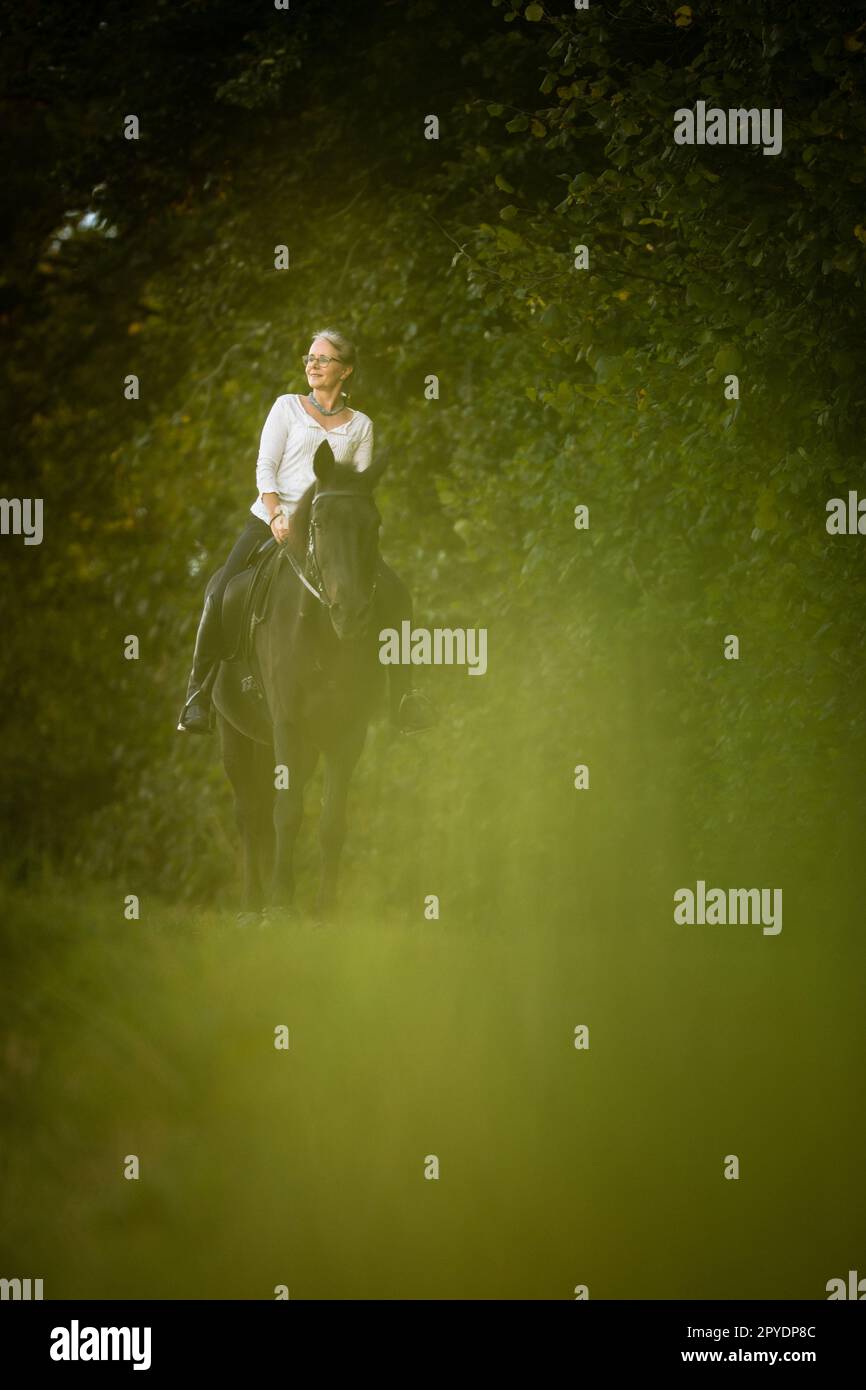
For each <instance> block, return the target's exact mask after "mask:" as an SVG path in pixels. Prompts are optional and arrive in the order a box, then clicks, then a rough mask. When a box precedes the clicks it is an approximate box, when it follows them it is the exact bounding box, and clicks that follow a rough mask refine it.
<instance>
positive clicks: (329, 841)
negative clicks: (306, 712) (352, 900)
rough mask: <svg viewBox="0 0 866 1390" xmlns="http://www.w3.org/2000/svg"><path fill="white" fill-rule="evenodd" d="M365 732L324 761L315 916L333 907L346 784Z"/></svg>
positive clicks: (346, 791) (341, 841)
mask: <svg viewBox="0 0 866 1390" xmlns="http://www.w3.org/2000/svg"><path fill="white" fill-rule="evenodd" d="M366 733H367V730H366V728H362V729H360V730H359V731H358V734H357V736H356V737H354V738H353V739H352V740H351V742H346V743H344V744H343V745H342V746H341V747H340V748H339V749H338V750H335V751H334V752H332V753H329V754H328V756H327V758H326V760H325V789H324V793H323V796H322V814H321V818H320V820H319V843H320V844H321V848H322V877H321V882H320V884H319V896H318V898H317V900H316V913H317V915H318V916H319V917H329V916H330V915H331V914H332V912H333V910H334V907H335V905H336V900H337V878H338V875H339V871H340V856H341V854H342V852H343V843H344V841H345V839H346V803H347V801H348V797H349V783H350V782H351V780H352V773H353V772H354V770H355V767H356V765H357V762H358V759H359V757H360V756H361V749H362V748H363V747H364V738H365V736H366Z"/></svg>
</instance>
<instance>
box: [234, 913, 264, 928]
mask: <svg viewBox="0 0 866 1390" xmlns="http://www.w3.org/2000/svg"><path fill="white" fill-rule="evenodd" d="M260 921H261V913H260V912H238V913H237V915H236V916H235V922H236V923H237V925H238V926H239V927H256V926H258V924H259V922H260Z"/></svg>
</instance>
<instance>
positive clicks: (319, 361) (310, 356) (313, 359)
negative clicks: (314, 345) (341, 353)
mask: <svg viewBox="0 0 866 1390" xmlns="http://www.w3.org/2000/svg"><path fill="white" fill-rule="evenodd" d="M342 360H343V359H342V357H317V356H316V354H315V353H314V352H305V353H304V355H303V357H302V358H301V361H302V362H303V364H304V366H305V367H309V366H310V364H311V363H312V365H313V366H314V367H315V366H317V365H318V366H319V367H327V365H328V363H329V362H342Z"/></svg>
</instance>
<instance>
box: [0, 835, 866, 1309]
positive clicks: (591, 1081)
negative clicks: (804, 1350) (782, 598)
mask: <svg viewBox="0 0 866 1390" xmlns="http://www.w3.org/2000/svg"><path fill="white" fill-rule="evenodd" d="M593 849H594V858H593V864H592V874H591V877H592V878H593V880H594V882H595V884H596V889H597V887H598V884H599V883H601V882H604V881H607V882H608V883H611V884H612V883H614V882H616V885H617V892H616V893H612V894H609V895H608V899H607V904H606V906H604V907H603V906H602V901H603V897H604V895H603V894H599V893H598V891H596V893H595V895H594V896H593V897H592V903H591V906H583V907H582V906H581V904H580V902H579V901H578V900H576V899H575V898H574V895H573V892H572V891H571V888H572V885H571V884H570V883H566V882H565V881H564V880H563V879H560V880H559V881H557V880H556V879H555V878H552V877H550V876H548V878H547V879H546V881H545V882H544V883H543V884H539V885H538V887H539V892H538V899H537V906H536V911H535V912H534V913H532V914H529V913H528V912H527V911H526V904H525V901H524V900H523V899H522V898H521V897H520V895H517V896H515V899H514V903H513V906H512V909H511V910H508V908H507V905H504V904H505V903H506V899H500V907H499V909H498V913H497V917H496V920H495V922H493V923H489V924H488V926H486V927H485V926H483V925H482V926H479V925H478V924H477V923H473V922H472V921H471V920H470V919H469V918H467V920H465V921H464V920H461V917H460V914H459V912H458V913H455V912H453V911H449V910H448V908H447V904H445V905H444V909H443V917H442V919H441V920H440V921H439V922H427V921H425V919H424V917H423V902H422V901H419V902H418V905H417V911H415V913H414V916H413V917H412V918H411V920H409V919H407V917H406V915H405V914H402V915H401V916H400V917H399V918H398V917H393V916H392V917H390V918H389V916H388V914H387V912H378V913H371V912H370V911H369V910H363V909H361V908H359V907H358V906H357V905H353V904H357V901H358V900H359V899H360V898H362V897H363V894H361V893H358V892H356V893H355V895H354V896H352V897H350V901H349V903H348V904H347V906H346V907H345V908H344V912H343V915H342V918H341V920H340V922H339V924H338V925H334V926H332V927H328V928H325V929H317V928H314V927H313V926H312V925H310V924H309V923H307V922H303V921H302V923H301V924H300V925H298V926H297V927H293V928H285V929H283V928H279V929H277V928H272V929H264V930H263V929H259V928H252V929H248V930H241V929H238V928H237V927H236V926H235V924H234V919H233V916H232V914H230V913H223V912H219V911H214V910H199V911H196V910H189V909H186V908H178V907H175V906H172V905H170V904H167V903H164V902H160V901H157V900H154V899H152V898H148V899H147V900H145V901H143V903H142V918H141V920H140V921H138V922H128V921H126V920H124V918H123V911H122V908H123V896H122V892H113V891H111V890H110V889H108V888H106V887H104V886H103V887H99V888H97V887H94V886H90V887H88V886H87V885H86V884H82V883H78V884H74V883H70V882H68V881H63V880H58V881H52V880H51V877H50V875H49V876H48V877H47V878H46V879H45V880H44V881H43V882H42V884H41V885H36V886H33V887H31V888H29V889H28V890H27V891H24V890H22V889H21V888H20V887H19V888H13V887H9V886H6V887H4V888H3V889H2V901H0V910H2V921H3V925H4V937H5V942H6V955H7V969H6V971H5V972H4V991H3V993H4V1002H3V1019H4V1027H3V1033H4V1065H3V1073H2V1075H3V1093H4V1103H3V1112H4V1115H5V1122H4V1143H3V1159H2V1184H0V1190H2V1199H0V1200H2V1269H3V1271H4V1273H6V1274H8V1275H12V1274H18V1275H20V1276H22V1277H26V1276H28V1275H29V1276H32V1277H40V1278H43V1279H44V1280H45V1291H46V1297H49V1298H52V1297H53V1298H62V1297H78V1298H133V1297H137V1298H272V1297H273V1290H274V1286H275V1285H277V1284H283V1283H284V1284H287V1285H288V1287H289V1290H290V1295H291V1297H292V1298H326V1299H330V1298H336V1299H344V1298H345V1299H360V1298H374V1299H396V1298H410V1299H422V1298H429V1299H437V1298H463V1299H474V1298H479V1299H481V1298H495V1299H505V1298H520V1299H534V1298H570V1297H573V1288H574V1286H575V1284H577V1283H586V1284H588V1285H589V1290H590V1297H593V1298H641V1297H654V1298H676V1297H698V1298H709V1297H722V1298H726V1297H746V1298H760V1297H774V1298H821V1297H824V1296H825V1294H824V1285H825V1283H826V1281H827V1279H829V1278H831V1277H833V1276H835V1275H837V1274H840V1273H844V1272H845V1271H846V1270H847V1269H848V1268H849V1267H850V1268H853V1267H856V1264H857V1260H858V1258H860V1257H861V1252H862V1235H863V1232H862V1226H861V1228H860V1229H859V1230H857V1229H856V1223H857V1222H858V1221H860V1222H862V1216H861V1215H860V1213H861V1212H862V1204H861V1203H860V1200H859V1187H860V1175H861V1173H862V1165H863V1157H864V1153H863V1150H864V1134H863V1123H862V1118H861V1115H862V1112H860V1111H857V1109H856V1107H855V1105H854V1102H853V1096H854V1095H855V1094H856V1088H857V1087H858V1085H859V1058H860V1056H861V1054H862V1042H863V1022H862V1018H861V1013H862V1011H861V1010H860V1008H859V984H858V978H859V975H858V972H857V971H856V970H855V969H852V955H851V949H852V947H855V950H856V955H855V959H858V960H859V961H860V963H861V964H862V955H863V948H862V944H860V942H859V941H858V942H856V943H854V941H853V939H852V934H851V931H850V928H849V927H848V926H846V922H847V909H848V907H849V906H850V904H847V903H846V902H845V901H844V900H843V898H841V897H837V899H836V900H835V901H834V900H833V899H832V896H831V898H830V899H828V893H830V894H832V884H831V883H829V882H820V881H818V880H816V879H815V878H812V880H811V882H806V881H803V882H799V883H797V882H793V881H786V883H785V890H786V909H787V916H786V921H785V927H784V930H783V932H782V934H781V935H780V936H779V937H778V938H764V937H763V936H762V934H761V932H760V928H755V927H736V928H731V927H728V928H715V929H710V928H693V929H684V928H676V927H674V926H673V923H672V912H671V899H670V894H669V893H668V891H667V889H668V887H669V886H670V888H671V890H672V888H673V887H674V886H677V885H676V884H673V883H671V882H670V878H671V872H670V865H669V864H664V863H662V864H659V865H658V866H657V872H656V874H655V876H654V877H653V880H652V882H649V883H648V881H647V878H646V876H645V875H638V876H636V877H631V878H630V877H629V876H628V875H627V874H624V873H623V865H622V861H621V856H620V853H619V847H618V846H617V845H615V844H614V845H613V846H612V848H610V849H609V851H608V853H607V854H605V852H604V849H603V847H602V846H600V845H596V846H594V847H593ZM355 887H356V889H357V887H358V884H357V883H356V884H355ZM828 909H829V910H828ZM819 917H820V923H821V927H820V931H817V930H814V927H815V925H816V923H817V922H818V920H819ZM578 1023H586V1024H588V1025H589V1028H590V1048H589V1050H588V1051H577V1050H575V1049H574V1047H573V1045H572V1037H573V1031H574V1027H575V1025H576V1024H578ZM278 1024H286V1025H288V1027H289V1029H290V1037H291V1047H290V1049H289V1051H287V1052H284V1051H277V1050H275V1048H274V1046H273V1037H274V1028H275V1026H276V1025H278ZM131 1153H134V1154H137V1155H138V1157H139V1159H140V1162H141V1177H140V1180H139V1181H127V1180H125V1179H124V1178H123V1176H122V1172H123V1161H124V1157H125V1155H127V1154H131ZM434 1153H435V1154H436V1155H438V1157H439V1160H440V1164H441V1176H440V1180H439V1181H438V1182H433V1181H427V1180H425V1179H424V1177H423V1166H424V1158H425V1155H427V1154H434ZM728 1153H737V1154H738V1155H739V1156H740V1161H741V1165H742V1175H741V1178H740V1181H739V1182H727V1181H724V1180H723V1178H722V1160H723V1157H724V1155H726V1154H728Z"/></svg>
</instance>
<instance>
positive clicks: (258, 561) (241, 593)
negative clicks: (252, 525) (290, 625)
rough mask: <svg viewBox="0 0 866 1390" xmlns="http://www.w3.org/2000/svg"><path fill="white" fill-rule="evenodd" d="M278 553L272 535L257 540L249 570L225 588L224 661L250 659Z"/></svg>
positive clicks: (248, 565) (275, 567)
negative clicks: (254, 635) (254, 636)
mask: <svg viewBox="0 0 866 1390" xmlns="http://www.w3.org/2000/svg"><path fill="white" fill-rule="evenodd" d="M278 550H279V547H278V545H277V542H276V541H275V540H274V538H273V536H266V537H265V539H264V540H263V541H258V542H257V543H256V545H255V547H254V548H253V550H251V552H250V556H249V559H248V561H247V568H246V569H244V570H241V572H240V574H236V575H234V577H233V578H232V579H230V580H229V582H228V584H227V585H226V588H225V593H224V594H223V607H222V633H223V644H224V645H223V650H224V652H225V655H224V656H223V661H248V660H249V658H250V655H251V653H252V646H253V634H254V632H255V630H256V627H257V626H258V624H259V623H260V622H262V620H263V619H264V617H265V614H266V613H267V609H268V599H269V596H270V592H271V584H272V582H273V578H274V575H275V574H276V572H277V560H278V559H279V555H278Z"/></svg>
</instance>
